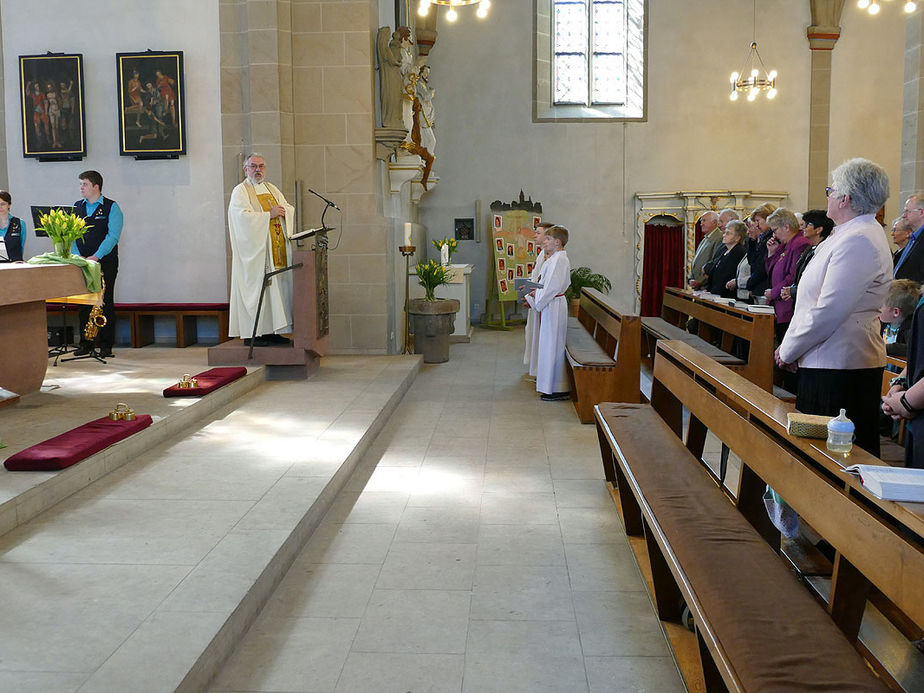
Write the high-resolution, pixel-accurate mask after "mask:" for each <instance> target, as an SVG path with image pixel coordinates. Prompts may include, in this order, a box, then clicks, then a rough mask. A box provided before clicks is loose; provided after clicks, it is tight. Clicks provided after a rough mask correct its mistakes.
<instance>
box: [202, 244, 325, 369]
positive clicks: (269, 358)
mask: <svg viewBox="0 0 924 693" xmlns="http://www.w3.org/2000/svg"><path fill="white" fill-rule="evenodd" d="M326 241H327V237H326V236H321V235H319V236H318V237H316V238H313V239H311V241H310V242H311V243H312V245H313V248H310V249H309V248H295V250H294V252H293V253H292V256H293V257H292V265H299V264H301V267H296V268H295V269H293V270H292V294H293V299H292V322H293V334H292V344H287V345H283V346H270V347H254V349H253V358H252V359H249V358H248V352H249V351H250V347H248V346H245V345H244V340H243V339H240V338H234V339H232V340H230V341H228V342H223V343H222V344H219V345H218V346H213V347H210V348H209V365H210V366H284V367H289V368H287V370H290V371H294V372H295V373H298V374H299V375H301V374H302V372H303V375H301V377H306V378H307V377H308V376H309V375H311V374H312V373H313V372H314V371H316V370H317V369H318V366H319V365H320V358H321V356H323V355H324V354H325V353H327V342H328V332H329V328H328V301H327V243H326ZM302 243H306V242H305V241H303V242H302ZM298 369H301V370H298Z"/></svg>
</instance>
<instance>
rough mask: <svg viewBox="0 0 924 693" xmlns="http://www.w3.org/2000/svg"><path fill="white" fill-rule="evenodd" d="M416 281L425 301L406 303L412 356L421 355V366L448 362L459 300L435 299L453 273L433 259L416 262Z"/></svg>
mask: <svg viewBox="0 0 924 693" xmlns="http://www.w3.org/2000/svg"><path fill="white" fill-rule="evenodd" d="M415 271H416V273H417V281H418V283H419V284H420V285H421V286H422V287H423V288H424V298H412V299H410V300H409V301H408V307H407V310H408V314H409V315H410V316H411V322H412V323H413V327H414V353H415V354H423V357H424V363H443V362H445V361H448V360H449V335H451V334H452V332H453V329H454V327H455V325H454V323H455V318H456V313H458V312H459V307H460V306H459V301H458V300H456V299H454V298H437V297H436V289H437V287H439V286H442V285H444V284H448V283H449V279H450V277H451V276H452V270H451V269H450V268H449V267H446V266H444V265H442V264H440V263H439V262H437V261H436V260H430V261H429V262H418V263H417V265H416V268H415Z"/></svg>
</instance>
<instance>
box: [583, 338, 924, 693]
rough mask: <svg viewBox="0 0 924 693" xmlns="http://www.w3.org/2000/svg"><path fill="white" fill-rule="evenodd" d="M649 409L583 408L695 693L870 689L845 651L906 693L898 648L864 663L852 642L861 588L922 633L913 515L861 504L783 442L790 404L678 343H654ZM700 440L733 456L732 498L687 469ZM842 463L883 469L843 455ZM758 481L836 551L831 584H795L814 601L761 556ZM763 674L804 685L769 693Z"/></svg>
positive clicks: (919, 536) (912, 654)
mask: <svg viewBox="0 0 924 693" xmlns="http://www.w3.org/2000/svg"><path fill="white" fill-rule="evenodd" d="M651 399H652V402H651V405H638V404H635V405H630V404H609V403H605V404H600V405H598V407H597V411H596V418H597V423H598V433H599V437H600V447H601V452H602V455H603V463H604V470H605V473H606V477H607V480H608V481H610V482H611V483H613V484H614V485H615V486H616V488H617V490H618V496H619V500H620V504H621V507H622V514H623V519H624V524H625V528H626V532H627V534H630V535H632V534H636V535H641V534H642V533H644V535H645V541H646V545H647V548H648V557H649V561H650V563H651V571H652V580H653V586H654V587H653V590H654V596H655V602H656V605H657V609H658V613H659V615H660V616H661V618H663V619H676V618H677V617H678V606H677V604H678V602H679V598H682V599H683V600H684V601H685V602H686V604H687V606H688V607H689V609H690V611H691V612H692V615H693V620H694V622H695V624H696V633H697V638H698V642H699V648H700V655H701V662H702V666H703V677H704V680H705V682H706V685H707V690H732V691H738V690H803V689H809V688H811V686H812V685H817V686H818V687H819V689H822V688H823V687H824V686H827V688H825V689H826V690H875V684H876V683H877V682H875V681H873V682H870V681H869V679H868V677H866V672H865V671H864V667H863V666H862V663H860V666H859V667H858V666H857V662H858V661H859V660H858V658H856V656H855V654H854V651H853V649H852V648H851V645H852V646H854V647H856V648H857V649H859V650H860V651H861V652H862V653H863V654H864V655H865V656H866V657H867V660H868V662H869V664H870V665H871V666H872V667H873V668H874V669H875V670H876V671H877V672H878V673H879V674H880V675H881V676H882V677H883V678H884V679H886V680H887V681H888V682H889V684H890V686H892V687H895V688H899V689H904V690H915V689H918V690H920V688H918V686H919V685H920V684H921V679H920V671H921V667H920V666H919V665H920V660H921V658H922V657H924V655H921V653H919V652H918V651H917V650H915V649H914V648H913V647H912V646H911V645H910V644H908V642H907V640H905V641H904V647H900V648H898V649H894V648H893V649H892V650H889V648H886V649H883V650H876V648H875V647H874V645H873V644H872V641H873V639H874V638H875V634H874V633H873V630H874V629H873V628H872V627H870V626H869V624H867V626H865V628H866V630H865V631H863V633H864V634H863V636H862V637H860V635H861V623H863V619H864V614H865V613H866V614H867V621H871V620H872V619H871V616H870V615H869V614H870V609H868V596H869V594H870V591H871V588H872V587H875V588H876V589H877V590H878V592H879V593H881V595H883V596H884V597H885V598H886V599H887V600H888V601H889V602H890V603H891V605H894V608H895V610H896V612H897V613H899V614H900V615H901V617H902V618H903V619H905V620H906V622H907V623H910V624H914V625H915V626H916V627H918V628H920V627H921V626H922V625H924V598H922V595H924V504H903V503H893V502H889V501H880V500H878V499H876V498H875V497H874V496H872V495H871V494H869V493H868V492H867V491H866V490H865V489H864V488H863V487H862V485H861V484H860V483H859V481H858V480H857V479H856V478H855V477H853V476H850V475H847V474H844V473H843V472H841V471H840V467H839V465H838V462H837V459H836V457H835V456H833V455H832V454H830V453H828V452H827V450H826V449H825V446H824V445H825V444H824V441H815V440H808V439H799V438H794V437H791V436H789V435H788V434H787V433H786V414H787V413H788V412H789V411H792V410H793V407H792V405H791V404H789V403H786V402H782V401H781V400H779V399H777V398H775V397H773V396H772V395H771V394H769V393H767V392H765V391H763V390H762V389H760V388H758V387H756V386H755V385H754V384H753V383H751V382H749V381H747V380H745V379H744V378H743V377H742V376H741V375H739V374H737V373H734V372H732V371H731V370H729V369H727V368H724V367H723V366H720V365H718V364H716V363H714V362H712V361H711V360H710V359H708V358H706V357H704V356H703V355H702V354H701V353H699V352H698V351H697V350H696V349H695V348H694V347H691V346H690V345H689V344H685V343H681V342H670V341H660V342H659V343H658V347H657V355H656V358H655V363H654V382H653V386H652V398H651ZM684 410H686V411H687V412H689V425H688V427H687V431H686V436H684V434H683V412H684ZM707 431H709V432H712V433H713V434H714V435H716V436H717V437H718V438H719V439H720V440H721V441H722V442H723V443H725V444H726V445H728V446H729V447H730V448H731V449H732V451H733V452H735V454H737V455H738V456H739V457H740V458H741V460H742V470H741V476H740V481H739V484H738V487H737V488H736V489H731V490H729V489H726V488H724V487H721V486H720V485H719V484H718V483H717V481H716V478H715V475H714V474H713V472H712V471H711V470H710V469H709V468H708V466H706V465H705V463H703V462H702V461H701V457H702V452H703V446H704V442H705V438H706V433H707ZM841 459H842V458H841ZM849 462H850V463H861V464H882V462H881V461H879V460H877V459H876V458H873V457H871V456H870V455H868V454H866V453H865V452H864V451H862V450H858V449H856V448H855V450H854V452H853V453H852V454H851V456H850V460H849ZM766 484H769V485H770V486H772V487H773V488H774V489H775V490H776V491H777V492H779V494H780V495H781V496H782V497H783V498H784V499H786V501H787V502H788V503H789V505H790V506H792V508H793V509H794V510H795V511H796V512H798V513H799V515H800V517H801V518H802V519H803V521H805V522H807V523H808V524H809V525H811V527H812V528H813V529H814V530H815V531H816V532H818V533H819V534H820V535H821V536H822V537H823V538H824V539H825V540H827V541H828V542H829V543H830V544H831V545H832V546H833V547H834V548H835V549H836V554H835V560H834V571H833V576H832V577H831V579H830V580H825V579H824V578H813V579H812V580H808V582H810V583H811V584H812V585H813V587H815V592H814V594H813V592H812V591H810V590H809V589H806V587H805V586H803V585H800V584H799V583H798V582H796V581H795V580H794V579H793V575H792V573H791V572H790V571H789V569H788V567H787V565H786V564H785V562H784V561H783V560H782V559H781V558H780V557H779V556H777V555H776V553H777V552H778V551H779V546H780V537H779V533H778V532H777V530H776V529H775V528H774V527H773V526H772V524H770V523H769V521H768V519H767V514H766V510H765V508H764V505H763V500H762V496H763V493H764V489H765V485H766ZM756 537H763V540H765V542H766V543H764V542H763V541H755V538H756ZM770 559H772V560H770ZM811 596H814V597H815V598H816V599H822V598H823V603H822V604H821V607H822V608H819V602H817V601H813V600H812V599H811V598H810V599H809V600H808V602H806V597H811ZM825 611H827V613H828V615H829V616H830V618H827V617H826V618H823V619H820V618H819V614H820V615H821V616H822V617H824V616H825V614H824V612H825ZM876 614H879V612H878V611H877V612H876ZM880 620H882V619H881V618H880ZM825 621H826V622H827V624H828V625H827V626H825V625H824V622H825ZM745 624H747V627H745ZM871 633H873V634H872V635H871ZM838 634H840V636H841V637H840V639H839V637H838ZM844 638H846V640H845V639H844ZM787 652H788V654H787ZM768 662H771V663H772V662H776V663H777V664H776V670H777V671H778V672H779V673H780V675H781V676H783V677H786V676H789V674H790V672H791V671H794V670H795V669H799V671H800V673H799V677H803V678H801V679H796V680H795V681H790V684H786V683H785V682H782V679H775V681H776V687H774V686H772V685H769V684H768V681H771V680H774V679H772V678H770V679H768V678H762V677H764V676H772V673H773V666H772V665H771V666H769V667H768ZM785 662H788V664H787V663H785ZM787 685H788V686H789V687H787Z"/></svg>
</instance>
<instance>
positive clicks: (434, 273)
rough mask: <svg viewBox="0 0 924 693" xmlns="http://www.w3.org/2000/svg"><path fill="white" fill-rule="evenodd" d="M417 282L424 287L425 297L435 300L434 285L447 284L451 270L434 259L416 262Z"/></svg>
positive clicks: (428, 299)
mask: <svg viewBox="0 0 924 693" xmlns="http://www.w3.org/2000/svg"><path fill="white" fill-rule="evenodd" d="M416 272H417V280H418V283H419V284H420V285H421V286H422V287H423V288H424V293H425V299H426V300H427V301H435V300H436V295H435V294H434V291H436V287H438V286H442V285H443V284H448V283H449V279H450V277H451V276H452V271H451V270H450V269H449V268H448V267H444V266H443V265H441V264H440V263H438V262H437V261H436V260H430V262H418V263H417V267H416Z"/></svg>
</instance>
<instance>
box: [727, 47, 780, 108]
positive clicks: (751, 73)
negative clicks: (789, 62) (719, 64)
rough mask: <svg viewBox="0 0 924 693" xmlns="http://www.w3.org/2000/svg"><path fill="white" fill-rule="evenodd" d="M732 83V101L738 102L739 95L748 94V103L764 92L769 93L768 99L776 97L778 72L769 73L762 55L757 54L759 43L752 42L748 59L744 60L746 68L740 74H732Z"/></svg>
mask: <svg viewBox="0 0 924 693" xmlns="http://www.w3.org/2000/svg"><path fill="white" fill-rule="evenodd" d="M730 81H731V95H730V96H729V98H730V99H731V100H732V101H737V100H738V94H739V93H745V94H747V99H748V101H753V100H754V99H756V98H757V95H758V94H759V93H760V92H762V91H765V92H767V98H768V99H772V98H774V97H775V96H776V70H770V72H767V68H765V67H764V61H763V60H761V59H760V53H758V52H757V41H752V42H751V47H750V49H748V55H747V58H745V60H744V67H742V68H741V71H740V72H732V73H731V80H730Z"/></svg>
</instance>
